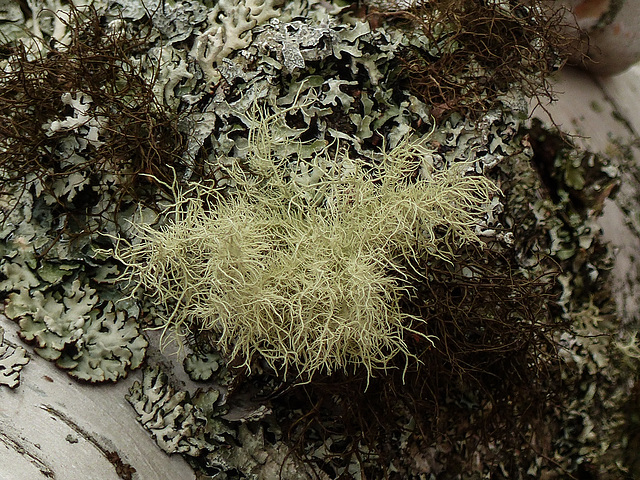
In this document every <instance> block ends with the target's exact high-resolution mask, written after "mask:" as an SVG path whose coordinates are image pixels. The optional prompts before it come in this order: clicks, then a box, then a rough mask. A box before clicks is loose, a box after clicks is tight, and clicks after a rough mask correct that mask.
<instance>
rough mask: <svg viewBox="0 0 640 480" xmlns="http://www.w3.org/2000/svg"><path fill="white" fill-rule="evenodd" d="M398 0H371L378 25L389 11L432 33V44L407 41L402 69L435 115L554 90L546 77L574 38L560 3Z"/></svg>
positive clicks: (473, 112)
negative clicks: (402, 1)
mask: <svg viewBox="0 0 640 480" xmlns="http://www.w3.org/2000/svg"><path fill="white" fill-rule="evenodd" d="M398 3H399V2H391V1H382V2H379V1H375V0H371V1H370V2H365V4H366V5H368V9H367V11H368V14H369V18H370V19H372V22H373V23H374V25H375V24H376V23H379V21H380V18H386V19H387V20H388V21H392V22H397V23H400V24H404V27H405V29H406V30H407V34H408V35H409V36H411V35H424V36H426V37H427V38H428V40H429V45H430V46H431V49H430V50H429V51H425V50H423V49H418V48H412V47H408V48H407V49H406V51H405V53H404V55H403V56H401V63H402V67H401V69H402V71H403V72H404V78H405V80H406V81H407V83H408V86H409V88H410V89H411V90H412V91H413V92H414V94H416V95H417V96H418V97H419V98H421V99H422V100H423V101H425V102H426V103H427V104H428V105H431V106H432V115H434V116H435V117H436V119H438V118H439V117H441V116H443V115H446V114H447V113H450V112H452V111H457V112H460V113H463V114H465V115H467V116H469V117H478V116H479V115H481V114H482V113H483V112H484V111H486V110H487V108H490V107H492V106H494V105H495V104H496V102H497V101H498V97H499V96H500V95H504V94H506V93H508V92H510V91H511V90H517V91H520V92H522V93H524V94H525V95H526V96H528V97H530V98H535V97H538V98H539V97H551V96H552V93H551V89H550V84H549V82H548V76H549V74H550V73H551V72H553V71H554V70H556V69H557V68H558V67H559V66H560V65H561V64H562V63H563V61H564V60H563V58H562V53H561V52H565V51H567V47H568V45H569V42H570V39H569V36H568V34H567V32H569V31H570V29H569V27H568V26H567V25H566V21H565V14H564V11H563V10H562V9H561V8H559V7H554V8H552V7H550V5H549V2H544V1H543V0H533V1H527V2H521V1H517V0H513V1H509V2H491V1H476V0H435V1H424V2H422V1H419V2H411V6H409V7H407V8H406V9H405V8H399V7H398Z"/></svg>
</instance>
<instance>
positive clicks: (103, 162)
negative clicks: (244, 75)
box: [0, 4, 184, 234]
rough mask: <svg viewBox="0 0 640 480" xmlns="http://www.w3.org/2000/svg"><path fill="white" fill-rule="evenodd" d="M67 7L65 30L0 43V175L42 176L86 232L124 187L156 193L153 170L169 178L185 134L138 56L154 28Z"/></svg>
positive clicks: (25, 180) (48, 191)
mask: <svg viewBox="0 0 640 480" xmlns="http://www.w3.org/2000/svg"><path fill="white" fill-rule="evenodd" d="M68 8H69V11H68V12H67V13H66V14H65V15H62V13H61V12H58V14H57V15H58V16H57V17H56V21H57V23H59V27H60V28H61V29H62V30H64V31H66V32H67V34H66V35H64V36H62V35H57V36H58V37H60V38H54V37H51V38H40V37H38V36H34V35H31V36H29V37H26V38H25V39H21V40H15V41H13V42H10V43H8V44H5V45H4V46H3V47H2V60H3V74H2V76H1V77H0V152H2V154H1V155H0V182H1V184H2V186H3V189H4V190H6V189H12V190H13V191H15V189H18V191H19V189H20V188H31V187H32V186H33V185H36V184H37V185H36V187H35V188H36V191H37V195H38V196H39V195H40V192H41V191H42V192H44V194H45V195H47V196H48V200H47V202H48V203H49V204H55V205H56V207H55V208H56V209H58V210H60V211H61V212H62V215H66V225H65V228H63V229H62V231H64V232H66V233H70V232H73V233H74V234H83V233H90V232H92V231H95V230H96V229H99V228H100V227H96V226H95V225H90V222H88V221H87V217H92V218H93V219H94V220H95V221H96V222H97V223H98V224H100V225H103V224H104V221H108V220H107V217H110V216H112V215H111V210H114V209H115V210H118V205H119V203H120V202H121V201H122V199H123V198H124V197H125V196H128V197H129V198H136V199H144V198H145V197H146V198H147V199H148V198H149V197H150V196H153V193H152V191H153V189H151V190H150V189H148V188H145V187H146V186H147V184H148V183H149V178H153V177H155V178H159V179H167V178H169V177H168V176H167V174H168V173H170V170H169V168H168V167H169V166H171V165H174V166H176V165H179V164H180V163H181V162H182V153H183V144H184V141H183V134H181V133H180V132H179V131H178V128H177V121H176V118H174V116H173V115H171V114H169V113H168V111H167V109H165V108H164V106H163V105H162V104H161V103H160V102H159V101H158V100H157V98H156V95H155V94H154V91H153V83H154V81H155V77H154V73H153V72H148V71H146V70H145V68H144V67H143V66H142V65H144V63H145V62H141V61H140V60H139V59H140V57H142V56H144V55H146V54H147V51H148V49H149V36H150V31H151V30H150V28H145V27H144V26H143V25H140V26H138V27H137V28H136V29H133V28H131V27H130V26H127V25H126V24H125V23H124V22H123V23H118V22H110V23H109V24H108V25H107V24H105V23H104V19H102V18H101V17H100V15H99V14H98V13H97V11H96V10H95V9H94V8H93V7H86V8H83V9H80V8H77V7H75V6H74V5H73V4H71V5H69V7H68ZM146 68H147V69H148V68H149V67H146ZM149 76H151V81H149ZM150 176H151V177H150ZM145 191H146V193H145ZM106 192H108V197H109V199H108V200H107V201H104V200H105V198H102V203H103V205H102V206H101V207H100V208H94V207H97V205H96V204H97V203H100V201H99V200H97V199H98V198H100V197H106V196H107V195H105V193H106ZM114 206H115V207H114ZM101 218H102V219H101Z"/></svg>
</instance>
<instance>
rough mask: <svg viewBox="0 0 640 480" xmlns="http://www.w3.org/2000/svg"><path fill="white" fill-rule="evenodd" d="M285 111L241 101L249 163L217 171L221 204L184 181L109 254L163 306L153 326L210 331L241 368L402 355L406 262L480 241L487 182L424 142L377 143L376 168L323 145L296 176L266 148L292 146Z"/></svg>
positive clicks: (408, 324) (307, 370)
mask: <svg viewBox="0 0 640 480" xmlns="http://www.w3.org/2000/svg"><path fill="white" fill-rule="evenodd" d="M285 113H286V112H276V113H275V114H272V115H267V114H266V113H265V112H264V111H258V109H257V107H256V108H254V111H253V115H252V116H251V129H250V132H249V138H248V144H247V158H248V164H249V171H246V170H243V169H242V168H240V167H238V166H237V165H232V166H231V167H230V168H229V171H228V173H229V175H230V177H231V178H232V179H233V180H234V183H235V191H234V192H233V193H231V194H230V195H229V196H228V198H224V196H223V195H222V193H221V192H220V191H216V190H215V189H208V188H206V187H203V186H198V185H196V186H194V187H193V189H192V190H191V191H189V192H187V193H178V197H177V203H176V205H175V206H174V207H173V209H172V210H171V211H170V212H168V213H170V215H171V217H172V220H171V221H169V222H168V223H166V224H165V225H164V226H163V227H162V228H161V229H159V230H156V229H152V228H148V227H144V226H140V227H139V229H140V237H141V241H140V243H138V244H136V245H134V246H132V247H130V248H125V247H121V248H119V249H118V251H117V252H116V255H117V256H118V258H119V259H120V260H122V261H123V262H124V263H125V264H126V265H127V266H128V267H129V269H130V275H131V278H132V280H133V282H134V283H135V284H138V285H139V286H141V287H144V288H145V289H147V290H148V291H149V292H150V294H151V295H153V296H154V297H155V299H156V300H157V302H158V303H159V304H161V305H164V307H165V309H166V316H165V322H166V328H175V329H176V330H177V331H178V332H181V331H189V330H190V329H194V330H207V331H211V332H214V333H215V335H216V336H217V343H216V345H217V347H219V348H220V349H221V350H222V352H223V354H225V355H226V356H227V358H230V359H235V358H237V359H240V361H241V362H243V363H244V364H245V365H247V366H250V364H251V360H252V358H253V357H254V355H255V354H258V355H259V356H260V357H261V358H264V359H265V360H266V361H267V363H268V364H269V365H271V367H272V368H274V369H276V370H279V371H281V372H282V373H283V374H284V376H285V377H286V375H287V373H288V371H289V369H292V370H294V371H295V373H296V374H299V375H301V376H302V377H303V378H310V377H311V376H312V375H313V374H314V373H316V372H319V371H322V372H328V373H331V372H335V371H339V370H344V371H348V370H351V369H353V368H356V367H358V366H363V367H364V368H365V369H366V371H367V372H368V374H369V375H370V376H371V375H374V374H375V371H376V370H378V369H382V370H384V369H386V368H387V366H388V363H389V361H390V360H391V359H392V358H393V357H395V356H396V355H401V356H404V357H405V358H406V359H407V361H409V357H411V354H410V353H409V350H408V347H407V344H406V343H405V340H404V337H405V335H406V334H407V333H409V332H411V333H417V332H418V331H420V332H422V331H424V327H423V326H422V325H420V324H421V323H422V320H420V319H418V318H416V317H413V316H411V315H408V314H405V313H403V312H402V311H401V309H400V306H399V301H400V299H401V298H402V297H403V296H406V295H410V294H411V292H410V290H409V287H408V286H407V285H408V283H406V279H407V278H410V277H412V276H414V275H418V273H417V272H416V271H412V270H411V268H410V267H407V265H411V264H412V263H413V262H414V261H415V259H419V258H425V257H437V258H440V259H444V260H446V261H452V260H453V259H454V258H455V251H456V249H457V248H458V247H460V246H462V245H465V244H474V243H475V244H479V243H481V242H480V239H479V237H478V236H477V234H476V233H475V229H476V226H477V225H478V224H479V223H482V221H483V219H484V218H485V216H486V215H487V214H488V213H489V212H490V211H491V209H492V206H491V199H492V197H493V196H494V195H495V194H496V193H497V192H498V189H497V187H496V186H495V185H494V184H493V183H492V182H491V181H489V180H488V179H487V178H486V177H484V176H479V175H467V173H468V171H469V170H470V169H472V165H471V164H469V163H465V162H461V163H455V164H452V165H450V166H447V167H445V168H443V169H435V168H434V167H433V165H432V164H431V163H430V159H431V158H432V156H431V151H430V150H429V148H428V146H427V141H428V137H425V138H419V139H413V138H409V137H407V138H405V139H403V140H402V141H401V142H400V143H399V144H398V145H397V146H396V147H394V148H392V149H388V150H387V149H383V150H382V152H381V156H382V159H381V162H380V163H378V164H372V163H363V162H362V161H360V160H358V159H352V158H350V157H349V155H348V154H347V152H346V151H345V150H344V149H342V148H341V147H340V146H339V145H338V144H336V145H334V146H333V147H335V148H334V153H331V154H330V153H329V148H327V149H325V150H323V151H321V152H319V153H318V154H317V155H316V156H315V158H314V159H313V160H312V163H310V164H306V165H303V169H304V170H305V171H306V172H307V173H306V174H305V175H302V176H298V175H297V174H296V172H297V171H298V168H297V167H296V168H295V170H293V171H291V170H289V167H287V165H286V162H285V161H284V159H282V158H280V157H279V155H278V153H279V152H282V151H290V150H292V149H293V150H295V148H296V146H297V147H299V148H302V147H303V144H302V143H300V142H297V141H294V140H291V139H290V138H287V137H286V136H274V132H279V131H281V126H282V125H281V124H282V122H283V119H284V115H285ZM138 282H139V283H138ZM427 331H428V326H427ZM420 335H423V336H426V335H425V334H424V333H420Z"/></svg>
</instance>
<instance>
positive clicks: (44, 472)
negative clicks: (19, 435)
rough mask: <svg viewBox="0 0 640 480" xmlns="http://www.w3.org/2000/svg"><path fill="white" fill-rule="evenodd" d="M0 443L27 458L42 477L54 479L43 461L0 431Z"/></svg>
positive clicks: (51, 471)
mask: <svg viewBox="0 0 640 480" xmlns="http://www.w3.org/2000/svg"><path fill="white" fill-rule="evenodd" d="M0 442H2V443H4V444H5V445H6V446H8V447H9V448H11V449H13V450H15V451H16V452H18V453H19V454H20V455H22V456H23V457H27V458H28V459H29V461H30V462H31V463H32V464H33V465H34V466H35V467H36V468H37V469H38V470H40V473H42V475H44V476H45V477H47V478H53V479H55V478H56V475H55V473H54V472H53V470H52V469H51V467H49V466H48V465H47V464H46V463H45V462H44V460H42V459H40V458H39V457H38V456H37V455H35V454H33V453H31V452H30V451H28V450H27V449H26V448H24V446H23V445H22V442H20V441H18V440H15V439H13V438H11V437H10V436H9V435H7V434H6V433H4V432H1V431H0Z"/></svg>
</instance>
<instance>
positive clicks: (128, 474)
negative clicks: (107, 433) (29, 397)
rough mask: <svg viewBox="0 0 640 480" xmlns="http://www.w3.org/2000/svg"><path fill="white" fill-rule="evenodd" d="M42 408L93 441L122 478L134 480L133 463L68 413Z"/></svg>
mask: <svg viewBox="0 0 640 480" xmlns="http://www.w3.org/2000/svg"><path fill="white" fill-rule="evenodd" d="M40 408H42V409H43V410H45V411H46V412H48V413H50V414H51V415H53V416H54V417H56V418H59V419H60V420H62V421H63V422H64V423H66V424H67V425H68V426H69V428H71V429H72V430H73V431H74V432H76V433H77V434H78V435H80V436H81V437H82V438H84V439H85V440H86V441H87V442H89V443H91V444H92V445H93V446H94V447H96V448H97V449H98V451H99V452H100V453H101V454H102V455H103V456H104V458H106V459H107V461H108V462H109V463H110V464H111V465H113V467H114V468H115V470H116V473H117V474H118V476H119V477H120V478H121V479H122V480H132V478H133V474H134V473H135V471H136V469H135V468H134V467H133V466H132V465H130V464H128V463H125V462H123V461H122V458H121V457H120V454H119V453H118V452H115V451H111V450H108V449H107V448H105V447H104V446H102V444H101V443H100V442H99V441H98V440H97V439H96V438H95V437H94V436H93V435H92V434H91V433H89V432H87V431H86V430H85V429H83V428H82V427H81V426H79V425H78V424H77V423H75V422H74V421H73V420H71V419H70V418H69V417H68V416H67V415H65V414H64V413H62V412H61V411H59V410H57V409H55V408H54V407H52V406H51V405H40Z"/></svg>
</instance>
